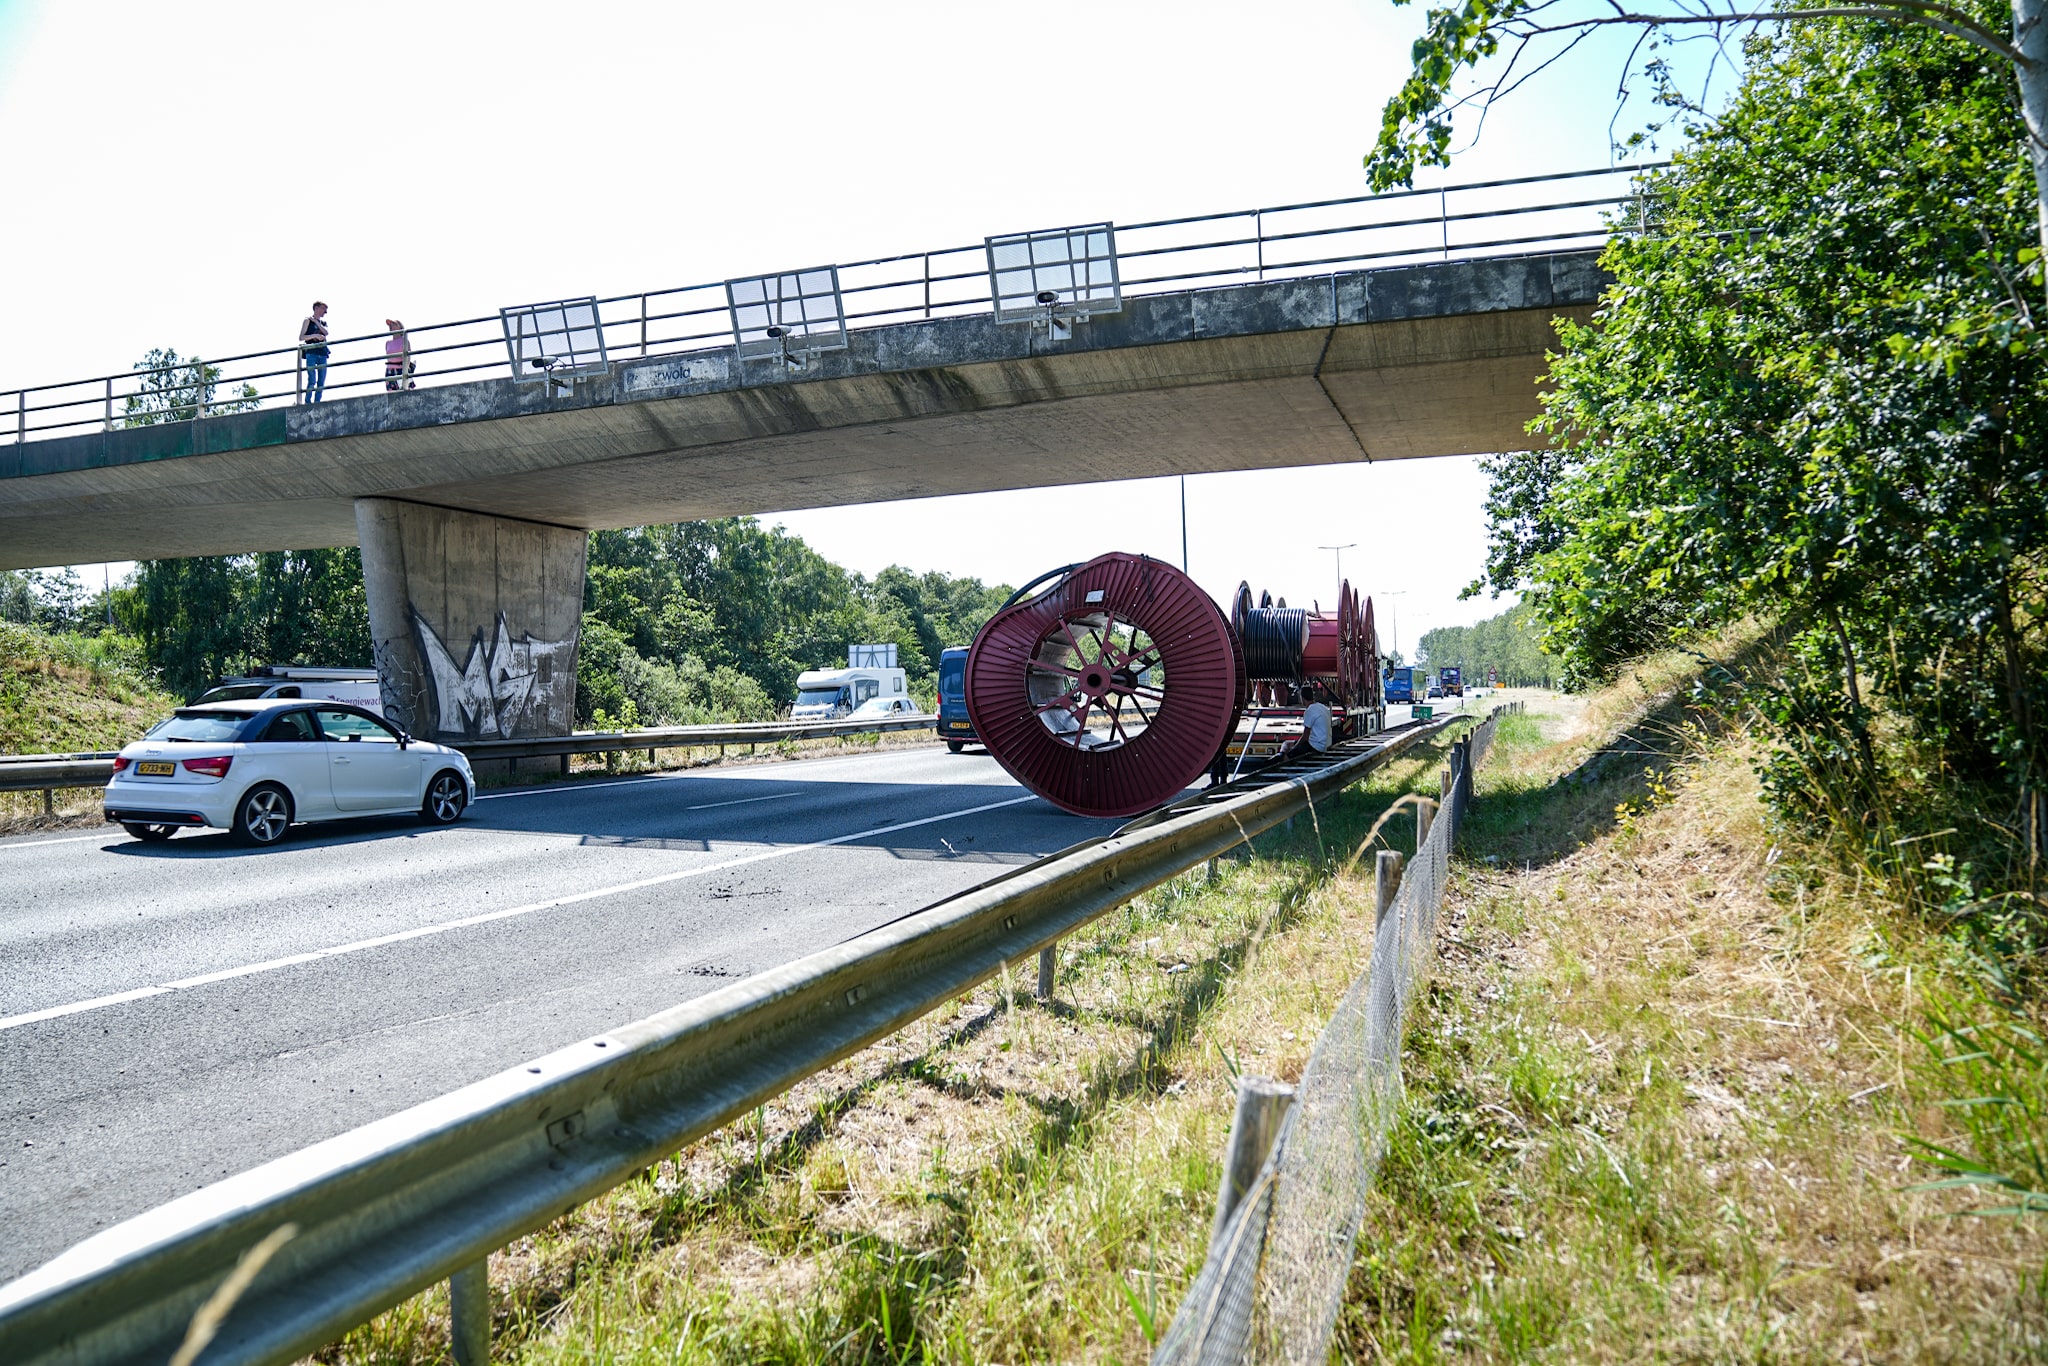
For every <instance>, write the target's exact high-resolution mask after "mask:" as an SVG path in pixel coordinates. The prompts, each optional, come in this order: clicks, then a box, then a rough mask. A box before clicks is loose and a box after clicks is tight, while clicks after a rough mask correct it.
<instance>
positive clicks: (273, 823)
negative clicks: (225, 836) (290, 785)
mask: <svg viewBox="0 0 2048 1366" xmlns="http://www.w3.org/2000/svg"><path fill="white" fill-rule="evenodd" d="M291 823H292V803H291V798H289V797H287V796H286V795H285V794H284V791H283V789H281V788H275V787H259V788H256V789H254V790H252V791H251V792H250V793H249V795H248V796H246V797H244V798H242V804H241V805H240V806H238V807H236V808H235V833H236V834H237V835H239V836H241V837H242V838H243V839H245V840H247V841H248V842H249V843H251V844H275V843H277V842H278V841H279V840H281V839H283V838H284V832H285V831H286V830H287V829H288V828H289V827H290V826H291Z"/></svg>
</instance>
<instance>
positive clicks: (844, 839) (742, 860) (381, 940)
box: [0, 796, 1038, 1030]
mask: <svg viewBox="0 0 2048 1366" xmlns="http://www.w3.org/2000/svg"><path fill="white" fill-rule="evenodd" d="M1037 800H1038V798H1036V797H1032V796H1024V797H1011V798H1010V799H1009V800H1007V801H1000V802H988V803H986V804H984V805H982V806H970V807H967V808H965V809H964V810H960V811H947V812H945V813H943V814H941V815H937V816H926V817H923V818H922V819H920V820H914V821H898V822H897V823H896V824H894V825H880V826H876V827H875V828H874V829H872V830H855V831H853V832H852V833H851V834H846V835H834V836H833V837H832V838H831V839H828V840H816V841H813V842H812V843H810V844H792V845H789V846H787V847H785V848H780V849H763V850H761V851H760V852H758V853H752V854H741V855H740V856H739V857H737V858H729V859H725V860H723V861H721V862H718V863H710V864H706V865H704V866H703V867H701V868H684V869H682V870H680V871H678V872H673V873H661V874H658V875H657V876H654V877H643V878H638V879H636V880H634V881H632V882H621V883H619V884H618V885H617V886H614V887H599V888H597V889H596V890H595V891H589V892H576V893H573V894H571V895H569V896H558V897H551V898H549V899H548V900H546V901H535V902H532V903H530V904H529V905H525V906H513V907H510V908H508V909H506V910H502V911H486V912H485V913H484V914H482V915H470V916H464V917H463V918H462V919H460V920H444V921H442V922H440V923H439V924H436V925H421V926H419V927H418V928H417V929H411V930H400V931H398V932H397V933H396V934H381V935H378V936H377V937H376V938H374V939H358V940H355V941H353V942H352V943H347V944H336V945H334V946H332V947H331V948H324V949H313V950H311V951H309V952H306V953H294V954H291V955H289V956H287V957H284V958H272V959H269V960H267V961H265V962H261V963H248V964H245V965H244V966H242V967H238V968H223V969H221V970H220V971H219V972H208V973H202V974H200V975H199V976H197V977H184V978H180V979H179V980H178V981H175V982H165V983H163V984H162V985H161V986H152V987H137V988H135V989H134V990H133V991H122V992H116V993H115V994H114V995H112V996H95V997H93V998H92V999H91V1000H86V1001H73V1002H71V1003H70V1004H69V1005H61V1006H50V1007H48V1008H47V1009H44V1010H31V1011H27V1012H25V1013H23V1014H20V1015H4V1016H0V1030H7V1029H13V1028H15V1027H17V1026H19V1025H28V1024H35V1023H37V1022H38V1021H41V1020H55V1019H58V1018H60V1017H62V1016H65V1015H80V1014H83V1013H85V1012H86V1011H88V1010H99V1009H102V1008H104V1007H106V1006H116V1005H122V1004H124V1003H126V1002H128V1001H139V1000H142V999H143V998H144V997H148V996H164V995H168V994H169V993H171V992H174V991H190V990H191V989H192V988H194V987H203V986H206V985H208V984H210V983H213V982H225V981H228V980H230V979H231V978H236V977H252V976H254V975H256V974H257V973H260V972H275V971H277V970H278V969H279V968H289V967H296V966H297V965H299V964H300V963H312V962H317V961H319V960H320V959H322V958H338V957H340V956H341V955H342V954H347V953H361V952H363V951H364V950H366V949H379V948H383V947H384V946H385V945H387V944H402V943H404V942H405V941H406V940H408V939H425V938H427V937H429V936H431V935H437V934H447V933H448V932H449V931H451V930H460V929H466V928H468V927H469V926H471V925H488V924H490V923H491V922H492V921H494V920H511V919H513V918H514V917H516V916H527V915H533V914H534V913H536V912H538V911H549V910H553V909H555V908H556V907H558V906H573V905H575V904H577V903H578V902H581V901H595V900H597V899H598V898H600V897H607V896H618V895H620V894H621V893H624V892H637V891H641V890H643V889H645V888H648V887H659V886H661V885H662V884H664V883H669V882H681V881H683V880H684V879H685V878H693V877H703V876H705V875H707V874H710V873H722V872H724V871H725V870H726V869H728V868H739V867H742V866H744V865H746V864H749V863H766V862H767V861H768V860H770V859H778V858H788V857H789V856H790V855H791V854H804V853H809V852H810V851H811V850H813V849H830V848H831V847H832V846H834V845H837V844H851V843H853V842H854V841H855V840H865V839H873V838H874V837H875V836H877V835H893V834H895V833H896V832H897V831H898V830H914V829H916V828H917V827H918V826H920V825H937V824H938V823H939V822H940V821H951V820H958V819H959V818H960V817H962V816H977V815H980V814H981V813H982V812H984V811H998V810H1001V809H1002V808H1003V807H1006V806H1021V805H1022V804H1024V803H1025V802H1035V801H1037Z"/></svg>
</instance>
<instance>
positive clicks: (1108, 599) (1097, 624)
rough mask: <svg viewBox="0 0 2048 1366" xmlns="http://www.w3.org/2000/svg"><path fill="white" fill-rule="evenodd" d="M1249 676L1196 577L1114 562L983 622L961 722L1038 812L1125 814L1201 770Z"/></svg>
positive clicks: (1231, 721)
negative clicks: (1039, 805) (1046, 807)
mask: <svg viewBox="0 0 2048 1366" xmlns="http://www.w3.org/2000/svg"><path fill="white" fill-rule="evenodd" d="M1048 579H1052V580H1055V581H1054V582H1053V583H1051V585H1050V586H1049V587H1046V588H1044V589H1043V590H1042V591H1039V592H1037V593H1036V594H1035V595H1031V596H1026V595H1027V594H1031V592H1032V589H1034V588H1037V587H1038V586H1039V585H1040V584H1043V583H1045V582H1046V581H1047V580H1048ZM1247 676H1248V675H1247V673H1246V670H1245V664H1244V659H1243V656H1242V651H1241V650H1240V648H1239V644H1238V634H1237V632H1236V631H1233V630H1232V629H1231V623H1230V622H1229V621H1227V620H1226V619H1225V618H1224V616H1223V613H1222V611H1221V610H1220V609H1218V607H1217V606H1216V603H1215V601H1214V600H1213V599H1211V598H1210V596H1209V595H1208V594H1207V593H1205V592H1203V591H1202V590H1201V588H1199V587H1197V586H1196V584H1195V582H1194V580H1192V579H1190V578H1188V577H1187V575H1185V574H1183V573H1181V572H1180V571H1179V570H1178V569H1175V568H1173V567H1172V566H1171V565H1168V564H1165V563H1162V562H1161V561H1158V560H1154V559H1150V558H1148V557H1146V556H1143V555H1130V554H1125V553H1123V552H1120V551H1119V552H1113V553H1111V554H1108V555H1102V556H1098V557H1097V558H1095V559H1092V560H1090V561H1088V562H1087V563H1086V564H1082V565H1069V566H1067V567H1066V568H1064V569H1059V570H1054V571H1053V572H1052V573H1051V574H1047V575H1042V576H1041V577H1040V578H1039V579H1037V580H1035V581H1033V582H1032V583H1030V584H1027V585H1025V587H1024V588H1022V589H1020V590H1019V591H1018V592H1017V594H1016V595H1014V596H1013V597H1012V598H1011V599H1010V601H1009V602H1008V603H1006V604H1005V605H1004V606H1003V608H1002V610H1001V611H999V612H997V613H996V614H995V615H994V616H993V617H991V618H989V620H988V623H987V624H986V625H984V626H983V627H982V628H981V632H980V634H978V635H977V636H975V638H974V646H973V648H972V649H971V650H970V651H969V652H968V656H967V714H968V717H969V718H970V719H971V720H972V721H973V723H974V732H975V734H976V735H978V736H979V737H980V738H981V741H982V743H983V744H985V745H987V746H988V751H989V753H990V754H992V755H994V756H995V759H996V762H997V763H999V764H1001V765H1002V766H1003V768H1004V770H1005V771H1007V772H1008V773H1009V774H1010V776H1011V777H1013V778H1015V779H1016V780H1017V781H1018V782H1020V783H1022V784H1023V785H1024V786H1025V787H1027V788H1029V789H1030V790H1031V791H1033V792H1036V793H1037V794H1038V795H1039V796H1041V797H1044V798H1045V799H1046V800H1047V801H1049V802H1052V803H1053V804H1054V805H1056V806H1058V807H1061V808H1062V809H1064V810H1067V811H1071V812H1073V813H1074V814H1076V815H1080V816H1134V815H1136V814H1138V813H1139V812H1141V811H1149V810H1151V809H1152V808H1153V807H1155V806H1158V805H1159V804H1160V803H1161V802H1165V801H1168V800H1170V799H1172V798H1173V797H1175V796H1176V795H1178V794H1179V793H1180V792H1181V791H1182V790H1183V789H1185V788H1186V787H1188V786H1189V785H1190V784H1191V783H1194V782H1195V781H1196V780H1198V779H1200V778H1201V777H1202V776H1203V775H1204V774H1205V773H1207V772H1208V771H1209V766H1210V764H1211V762H1212V761H1213V760H1214V759H1215V757H1216V755H1217V754H1218V753H1219V752H1220V751H1221V750H1222V747H1223V743H1224V741H1225V740H1226V739H1228V738H1229V736H1230V734H1231V732H1232V731H1233V730H1234V729H1236V726H1237V718H1238V713H1239V712H1240V711H1242V710H1243V708H1244V703H1245V696H1246V692H1245V679H1246V678H1247Z"/></svg>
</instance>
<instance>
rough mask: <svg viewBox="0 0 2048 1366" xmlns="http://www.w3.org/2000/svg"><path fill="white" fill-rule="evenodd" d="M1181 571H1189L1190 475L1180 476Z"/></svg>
mask: <svg viewBox="0 0 2048 1366" xmlns="http://www.w3.org/2000/svg"><path fill="white" fill-rule="evenodd" d="M1180 572H1181V573H1183V574H1185V573H1187V572H1188V477H1187V476H1186V475H1185V474H1183V475H1182V476H1181V477H1180Z"/></svg>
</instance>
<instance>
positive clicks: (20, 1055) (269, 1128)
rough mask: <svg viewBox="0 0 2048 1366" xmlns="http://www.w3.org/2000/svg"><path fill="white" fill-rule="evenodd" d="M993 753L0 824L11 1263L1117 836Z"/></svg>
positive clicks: (2, 1070) (4, 1272)
mask: <svg viewBox="0 0 2048 1366" xmlns="http://www.w3.org/2000/svg"><path fill="white" fill-rule="evenodd" d="M1113 824H1114V823H1113V822H1106V821H1089V820H1083V819H1081V818H1078V817H1074V816H1070V815H1067V814H1065V813H1063V812H1061V811H1059V810H1057V809H1056V808H1054V807H1052V806H1051V805H1049V804H1048V803H1046V802H1044V801H1041V800H1039V799H1037V798H1035V797H1031V796H1029V795H1028V794H1026V793H1025V792H1024V791H1023V790H1022V789H1021V788H1019V787H1017V786H1016V785H1015V784H1014V783H1012V782H1011V781H1010V780H1009V778H1008V776H1007V775H1005V774H1004V773H1003V772H1002V771H1001V769H999V768H998V767H997V766H996V764H995V762H994V761H993V760H991V759H989V758H987V757H986V756H985V755H983V754H981V753H980V752H979V751H978V750H970V751H969V752H968V753H966V754H963V755H957V756H956V755H949V754H947V753H945V752H944V750H943V749H930V750H926V749H917V750H908V751H893V752H884V753H879V754H874V755H864V756H859V757H854V758H832V759H819V760H809V761H802V762H794V763H786V764H774V765H763V766H759V767H750V768H741V769H734V770H729V771H725V772H720V773H711V774H706V773H693V774H688V775H675V776H656V777H646V778H633V779H621V780H616V781H611V782H590V783H584V784H579V785H575V786H567V787H547V788H533V789H524V790H517V791H505V792H500V793H495V794H486V796H485V799H484V800H482V801H480V802H478V803H477V804H476V805H475V806H473V807H472V808H471V809H470V813H469V815H468V816H467V817H465V819H464V820H463V821H462V822H461V823H459V824H457V825H455V826H452V827H448V828H444V829H430V828H427V827H425V826H423V825H421V824H419V823H418V822H417V821H411V820H400V819H375V820H367V821H357V822H352V823H348V824H344V825H327V826H313V827H307V826H300V827H297V828H295V829H294V831H293V832H292V834H291V836H290V837H288V838H287V840H286V841H285V842H284V843H283V844H282V845H281V846H279V847H277V848H274V849H269V850H248V849H245V848H242V847H241V846H238V845H235V844H232V843H230V842H229V840H228V838H227V836H226V835H225V834H221V833H218V832H206V833H203V834H193V833H187V834H181V835H179V836H177V837H176V838H175V839H172V840H170V841H169V842H167V843H163V844H143V843H141V842H139V841H136V840H131V839H129V838H128V837H127V836H126V835H125V834H123V833H122V832H121V831H119V830H118V829H115V828H114V827H108V832H107V833H99V834H91V835H85V836H78V835H70V836H64V837H57V838H49V837H33V836H31V837H27V838H23V839H17V840H8V841H0V1229H4V1230H5V1231H6V1237H4V1238H0V1281H4V1280H8V1279H11V1278H13V1277H15V1276H18V1275H20V1274H21V1273H23V1272H25V1271H27V1270H29V1269H31V1268H33V1267H35V1266H37V1265H39V1264H41V1263H42V1262H44V1261H47V1260H48V1259H49V1258H50V1257H52V1256H54V1255H55V1254H57V1253H58V1252H60V1251H62V1250H63V1249H64V1248H66V1247H68V1246H70V1245H71V1244H73V1243H75V1242H77V1241H79V1240H80V1239H82V1238H85V1237H88V1236H90V1235H91V1234H92V1233H94V1232H96V1231H97V1230H99V1229H102V1228H105V1227H107V1226H108V1225H110V1224H112V1223H116V1222H118V1221H120V1220H121V1219H124V1218H127V1217H128V1216H130V1215H133V1214H136V1213H139V1212H141V1211H142V1210H145V1209H147V1208H149V1207H151V1206H153V1205H156V1204H159V1203H161V1202H163V1201H165V1200H167V1199H170V1198H172V1197H173V1196H176V1195H180V1194H183V1193H184V1192H186V1191H190V1190H193V1189H195V1188H197V1187H199V1186H203V1185H206V1184H208V1183H209V1182H212V1181H216V1180H219V1179H220V1178H221V1177H224V1176H228V1175H231V1174H233V1173H235V1172H238V1171H242V1170H246V1169H247V1168H249V1167H252V1166H255V1165H257V1164H258V1163H261V1162H264V1161H267V1160H269V1159H271V1158H274V1157H277V1156H280V1155H282V1154H284V1153H287V1152H290V1151H292V1150H293V1149H296V1148H299V1147H302V1146H304V1145H305V1144H308V1143H312V1142H315V1141H317V1140H320V1139H323V1138H327V1137H330V1136H332V1135H334V1134H337V1133H341V1132H344V1131H346V1130H348V1129H351V1128H354V1127H355V1126H357V1125H360V1124H365V1123H368V1122H369V1121H371V1120H374V1119H378V1118H381V1117H383V1116H385V1115H389V1114H392V1113H394V1112H396V1111H398V1110H401V1109H404V1108H405V1107H407V1106H409V1105H413V1104H416V1103H418V1102H420V1101H423V1100H427V1099H429V1098H431V1097H434V1096H437V1095H440V1094H442V1093H443V1092H446V1091H449V1090H452V1089H453V1088H455V1087H457V1086H461V1085H464V1084H466V1083H469V1082H472V1081H475V1080H477V1079H479V1078H482V1077H485V1076H489V1075H491V1074H492V1073H494V1072H497V1071H500V1070H502V1069H504V1068H506V1067H511V1066H514V1065H516V1064H518V1063H520V1062H523V1061H525V1060H526V1059H528V1058H530V1057H533V1056H535V1055H537V1054H540V1053H544V1052H547V1051H549V1050H550V1049H554V1048H559V1047H561V1046H563V1045H565V1044H569V1043H573V1042H575V1041H577V1040H579V1039H584V1038H588V1037H589V1036H591V1035H593V1034H598V1033H601V1032H603V1031H605V1030H607V1029H610V1028H613V1027H615V1026H617V1025H620V1024H623V1023H625V1022H627V1021H630V1020H635V1019H638V1018H640V1017H642V1016H646V1015H651V1014H653V1013H654V1012H656V1011H658V1010H661V1009H664V1008H666V1007H668V1006H671V1005H674V1004H676V1003H677V1002H679V1001H684V1000H688V999H689V998H691V997H693V996H697V995H701V994H702V993H704V992H706V991H710V990H713V989H715V988H716V987H718V986H719V985H721V984H722V983H723V982H725V981H728V980H730V979H733V978H737V977H744V976H747V975H749V974H751V973H754V972H758V971H761V970H762V969H764V968H769V967H773V966H775V965H777V964H779V963H783V962H787V961H789V960H791V959H793V958H797V957H801V956H802V955H804V954H806V953H809V952H812V951H815V950H818V949H822V948H826V947H829V946H830V945H833V944H836V943H838V942H840V941H841V940H844V939H847V938H849V937H851V936H853V935H856V934H859V933H861V932H862V931H864V930H867V929H870V928H872V927H874V926H876V925H879V924H881V923H883V922H885V921H888V920H892V919H894V918H895V917H897V916H899V915H901V914H903V913H904V912H906V911H911V910H915V909H916V908H918V907H919V906H922V905H925V904H926V903H928V902H931V901H933V900H936V899H938V898H940V897H943V896H946V895H949V894H951V893H953V892H956V891H959V890H960V889H962V888H965V887H969V886H972V885H973V884H975V883H977V882H980V881H982V880H984V879H985V878H988V877H991V876H994V875H995V874H996V873H997V872H999V871H1000V870H1001V865H1005V864H1015V863H1021V862H1025V861H1027V860H1029V859H1031V858H1035V857H1037V856H1039V855H1040V854H1044V853H1050V852H1052V851H1053V850H1056V849H1060V848H1064V847H1065V846H1067V845H1069V844H1072V843H1074V842H1075V841H1077V840H1080V839H1084V838H1087V837H1089V836H1090V835H1093V834H1097V833H1102V832H1105V831H1107V830H1108V829H1109V828H1110V827H1111V826H1112V825H1113Z"/></svg>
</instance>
